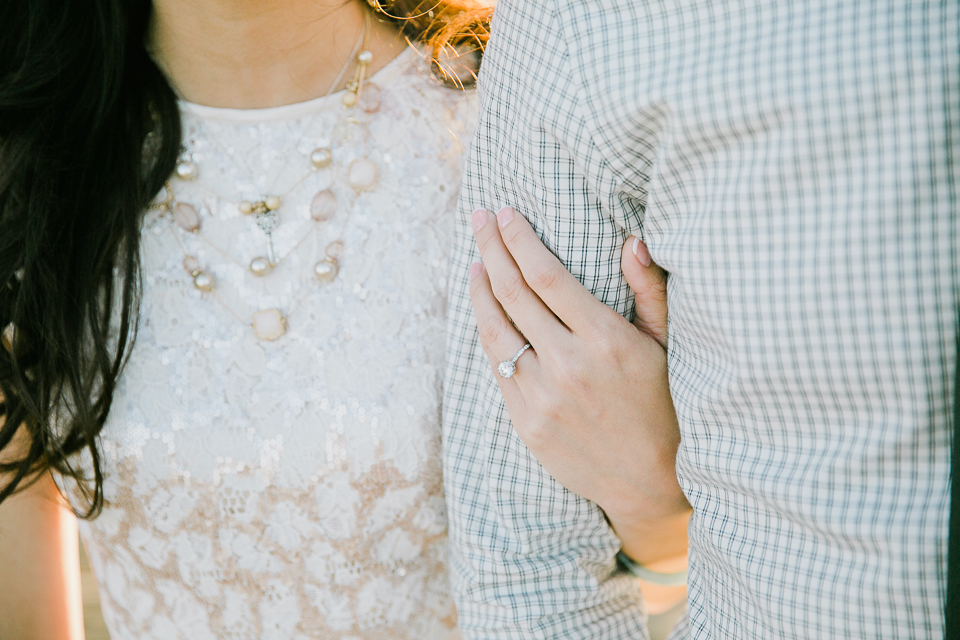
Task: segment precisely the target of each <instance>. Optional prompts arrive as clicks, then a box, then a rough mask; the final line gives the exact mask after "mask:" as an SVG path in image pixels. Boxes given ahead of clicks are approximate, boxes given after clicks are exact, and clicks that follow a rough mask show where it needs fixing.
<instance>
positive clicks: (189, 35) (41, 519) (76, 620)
mask: <svg viewBox="0 0 960 640" xmlns="http://www.w3.org/2000/svg"><path fill="white" fill-rule="evenodd" d="M363 21H364V18H363V13H362V4H361V3H360V2H355V1H353V0H154V15H153V18H152V20H151V25H150V28H149V38H148V44H147V46H148V49H149V50H150V51H151V54H152V55H153V57H154V59H155V60H156V62H157V64H158V65H159V66H160V68H161V69H162V70H163V71H164V73H165V74H166V75H167V78H168V79H169V81H170V82H171V84H172V85H173V86H174V88H175V89H176V90H177V91H178V93H179V94H180V96H181V97H183V98H184V99H186V100H188V101H190V102H195V103H198V104H204V105H208V106H216V107H228V108H237V109H245V108H261V107H273V106H278V105H284V104H291V103H296V102H302V101H305V100H309V99H312V98H316V97H319V96H322V95H324V94H326V93H327V91H328V89H330V85H331V83H332V82H333V80H334V79H335V78H336V77H337V75H338V74H339V73H340V70H341V69H342V68H343V65H344V63H345V62H347V58H348V57H349V54H350V52H351V51H352V50H353V48H354V45H355V44H356V42H357V39H358V38H359V36H360V33H361V29H362V26H363ZM368 46H369V49H370V50H371V51H372V52H373V54H374V59H373V63H372V64H371V65H370V66H369V67H368V73H375V72H376V71H377V70H378V69H380V68H382V67H383V66H384V65H386V64H388V63H389V62H390V61H391V60H392V59H393V58H395V57H396V56H397V54H399V53H400V52H401V51H402V50H403V49H404V48H405V47H406V46H407V44H406V42H405V41H403V40H401V39H400V38H399V37H398V35H397V33H396V31H394V30H393V28H392V27H390V26H388V25H382V24H380V23H378V22H377V21H376V20H374V21H371V33H370V38H369V43H368ZM346 76H347V77H346V78H345V80H344V82H342V83H341V86H339V87H334V89H340V88H342V85H343V84H344V83H345V82H346V80H349V79H350V77H351V76H352V70H350V72H348V73H347V74H346ZM20 446H21V447H23V443H21V445H20ZM12 449H16V447H13V448H12ZM19 450H21V451H22V450H25V449H23V448H20V449H19ZM6 453H7V452H0V455H4V454H6ZM2 480H3V479H2V478H0V481H2ZM77 545H78V540H77V522H76V518H75V517H74V516H73V514H72V512H70V511H69V510H68V509H66V508H65V507H64V504H63V500H62V498H61V497H60V495H59V494H58V492H57V490H56V485H55V484H54V482H53V479H52V478H51V476H50V474H49V473H47V474H44V475H43V476H42V477H41V478H40V479H39V480H38V481H37V482H36V483H34V484H33V485H32V486H31V487H29V488H28V489H25V490H23V491H21V492H20V493H18V494H16V495H15V496H13V497H11V498H10V499H8V500H6V501H4V502H3V503H2V504H0V576H3V578H4V584H3V587H2V588H0V636H2V638H3V640H82V639H83V637H84V631H83V608H82V600H81V595H80V567H79V559H78V546H77Z"/></svg>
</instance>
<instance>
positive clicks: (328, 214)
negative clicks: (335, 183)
mask: <svg viewBox="0 0 960 640" xmlns="http://www.w3.org/2000/svg"><path fill="white" fill-rule="evenodd" d="M336 212H337V196H336V194H334V193H333V191H331V190H330V189H324V190H323V191H320V192H318V193H317V195H315V196H313V201H312V202H310V217H311V218H313V219H314V220H316V221H317V222H322V221H324V220H329V219H330V218H332V217H333V214H334V213H336Z"/></svg>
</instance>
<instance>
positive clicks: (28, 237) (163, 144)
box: [0, 0, 492, 517]
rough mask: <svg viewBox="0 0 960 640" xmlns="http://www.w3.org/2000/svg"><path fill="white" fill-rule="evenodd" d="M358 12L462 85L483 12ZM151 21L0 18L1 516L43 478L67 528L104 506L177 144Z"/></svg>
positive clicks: (409, 5)
mask: <svg viewBox="0 0 960 640" xmlns="http://www.w3.org/2000/svg"><path fill="white" fill-rule="evenodd" d="M346 1H350V0H346ZM368 1H369V3H370V4H371V6H372V7H374V9H375V10H376V11H378V12H379V13H380V14H381V16H383V17H384V19H388V20H393V21H395V22H396V23H397V26H398V28H399V29H400V31H401V33H403V34H404V35H405V36H406V37H407V38H408V39H410V40H411V41H422V42H425V43H428V44H429V45H431V46H432V48H433V62H434V67H435V69H436V71H437V72H438V74H439V75H441V76H442V77H444V78H445V80H447V81H448V82H450V83H452V84H460V85H462V84H464V83H466V82H469V80H470V79H471V78H470V77H469V75H470V74H469V73H468V74H466V75H465V74H464V73H462V70H458V69H455V68H453V67H454V66H455V65H451V64H450V61H451V60H456V59H457V56H458V55H462V54H464V53H467V54H469V53H470V52H479V51H482V48H483V45H484V43H485V42H486V39H487V35H488V31H487V25H488V23H489V18H490V13H491V11H492V8H490V7H488V6H482V5H480V4H475V3H474V2H473V0H450V1H441V2H434V1H433V0H427V1H426V2H420V1H419V0H395V1H389V0H368ZM151 10H152V4H151V2H150V0H82V1H81V0H8V1H5V2H0V24H2V25H3V28H2V29H0V230H2V232H0V328H2V331H3V340H2V343H3V348H2V349H0V480H2V482H0V502H2V501H3V500H4V499H6V498H7V497H9V496H10V495H12V494H13V493H15V492H16V491H18V490H19V489H23V488H24V487H25V486H29V484H30V483H31V482H32V481H34V480H35V479H36V478H38V477H39V476H40V475H41V474H42V473H44V472H46V471H47V470H54V471H55V472H57V473H59V474H61V475H63V476H65V477H69V478H72V479H74V480H76V481H77V485H78V487H79V488H80V491H81V493H82V497H83V499H84V501H85V507H86V508H85V509H84V510H82V511H81V512H80V513H78V515H81V516H83V517H93V516H95V515H97V514H98V513H99V511H100V509H101V508H102V505H103V471H102V462H101V452H100V448H99V446H98V442H97V437H98V434H99V433H100V431H101V429H102V428H103V425H104V422H105V420H106V418H107V414H108V412H109V411H110V406H111V403H112V400H113V395H114V391H115V388H116V383H117V378H118V376H119V375H120V372H121V371H122V369H123V365H124V362H125V359H126V356H127V354H128V353H129V351H130V348H131V346H132V344H133V340H134V339H135V336H136V327H137V315H138V310H139V301H140V297H139V296H140V262H139V248H140V226H141V223H142V216H143V211H144V209H145V208H146V206H147V205H148V203H149V202H150V201H151V200H152V199H153V198H154V197H155V196H156V194H157V193H158V192H159V191H160V189H161V187H162V186H163V183H164V181H165V180H167V178H168V176H169V175H170V174H171V173H172V171H173V169H174V166H175V164H176V161H177V156H178V154H179V150H180V144H181V123H180V112H179V109H178V106H177V97H176V95H175V94H174V92H173V90H172V89H171V88H170V85H169V84H168V83H167V80H166V78H165V77H164V76H163V74H162V73H161V72H160V69H159V68H158V67H157V65H156V64H154V62H153V60H151V58H150V56H149V55H148V54H147V52H146V49H145V44H144V40H145V37H146V31H147V26H148V22H149V20H150V13H151ZM474 58H477V57H476V56H474ZM468 68H469V65H468ZM84 453H86V455H78V454H84ZM81 460H82V462H81Z"/></svg>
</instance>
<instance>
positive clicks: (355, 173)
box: [347, 158, 377, 191]
mask: <svg viewBox="0 0 960 640" xmlns="http://www.w3.org/2000/svg"><path fill="white" fill-rule="evenodd" d="M347 183H348V184H349V185H350V186H351V187H353V189H354V190H355V191H370V190H371V189H373V187H374V185H375V184H376V183H377V165H375V164H373V163H372V162H370V161H369V160H367V159H366V158H357V159H356V160H354V161H353V162H351V163H350V168H349V169H347Z"/></svg>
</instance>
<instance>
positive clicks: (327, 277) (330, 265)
mask: <svg viewBox="0 0 960 640" xmlns="http://www.w3.org/2000/svg"><path fill="white" fill-rule="evenodd" d="M339 271H340V265H339V264H338V263H337V259H336V258H333V257H330V256H327V257H326V258H324V259H323V260H321V261H320V262H318V263H317V264H315V265H314V267H313V274H314V275H315V276H317V280H319V281H320V282H325V283H326V282H333V281H334V280H336V278H337V273H338V272H339Z"/></svg>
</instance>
